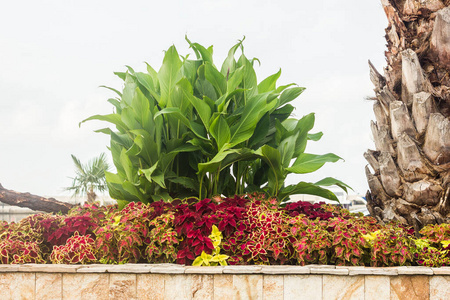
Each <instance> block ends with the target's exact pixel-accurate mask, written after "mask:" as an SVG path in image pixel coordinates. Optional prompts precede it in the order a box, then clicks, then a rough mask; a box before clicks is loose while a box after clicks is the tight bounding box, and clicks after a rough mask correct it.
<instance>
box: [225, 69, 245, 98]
mask: <svg viewBox="0 0 450 300" xmlns="http://www.w3.org/2000/svg"><path fill="white" fill-rule="evenodd" d="M244 74H245V70H244V67H243V66H242V67H240V68H238V69H236V70H235V71H234V72H233V73H232V74H231V75H230V77H229V79H228V80H227V93H228V94H230V93H232V92H233V91H234V90H236V89H238V88H239V85H240V84H241V82H242V79H243V78H244Z"/></svg>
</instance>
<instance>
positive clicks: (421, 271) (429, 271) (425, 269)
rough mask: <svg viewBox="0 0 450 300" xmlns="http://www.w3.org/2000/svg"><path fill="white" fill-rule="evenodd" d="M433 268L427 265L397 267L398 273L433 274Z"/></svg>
mask: <svg viewBox="0 0 450 300" xmlns="http://www.w3.org/2000/svg"><path fill="white" fill-rule="evenodd" d="M433 274H434V273H433V270H432V269H431V268H429V267H422V266H420V267H416V266H414V267H410V266H407V267H398V275H433Z"/></svg>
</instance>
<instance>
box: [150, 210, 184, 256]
mask: <svg viewBox="0 0 450 300" xmlns="http://www.w3.org/2000/svg"><path fill="white" fill-rule="evenodd" d="M174 219H175V216H174V214H173V213H165V214H162V215H160V216H157V217H156V218H154V219H153V220H151V221H150V223H149V228H150V236H149V243H148V246H147V248H146V249H145V254H146V257H147V259H148V261H152V262H155V263H173V262H175V261H176V259H177V249H178V244H179V240H178V236H177V233H176V231H175V230H174V224H173V221H174Z"/></svg>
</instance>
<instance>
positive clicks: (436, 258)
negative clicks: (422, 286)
mask: <svg viewBox="0 0 450 300" xmlns="http://www.w3.org/2000/svg"><path fill="white" fill-rule="evenodd" d="M420 234H422V235H423V237H422V238H421V239H418V240H415V241H414V242H415V243H416V246H417V248H418V251H417V252H416V253H414V257H415V259H416V260H417V262H418V264H419V265H423V266H428V267H441V266H450V224H439V225H437V224H436V225H427V226H425V227H424V228H422V229H421V230H420Z"/></svg>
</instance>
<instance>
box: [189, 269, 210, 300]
mask: <svg viewBox="0 0 450 300" xmlns="http://www.w3.org/2000/svg"><path fill="white" fill-rule="evenodd" d="M187 279H188V280H187V288H188V292H189V298H190V299H195V300H213V299H214V275H190V276H187Z"/></svg>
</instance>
